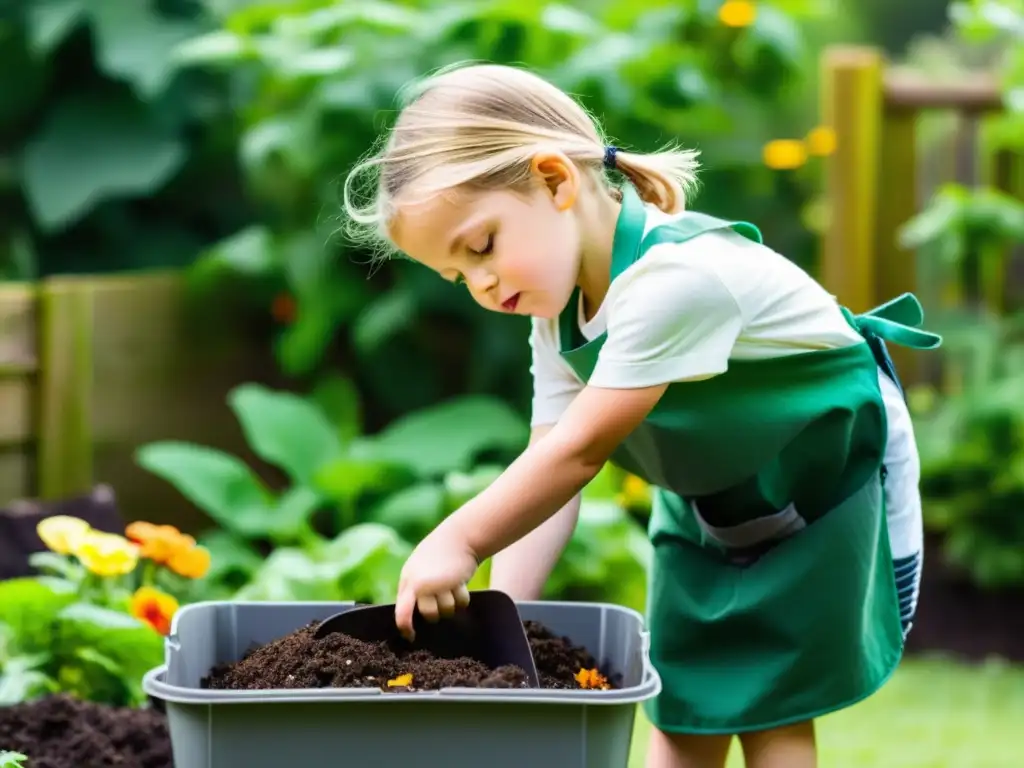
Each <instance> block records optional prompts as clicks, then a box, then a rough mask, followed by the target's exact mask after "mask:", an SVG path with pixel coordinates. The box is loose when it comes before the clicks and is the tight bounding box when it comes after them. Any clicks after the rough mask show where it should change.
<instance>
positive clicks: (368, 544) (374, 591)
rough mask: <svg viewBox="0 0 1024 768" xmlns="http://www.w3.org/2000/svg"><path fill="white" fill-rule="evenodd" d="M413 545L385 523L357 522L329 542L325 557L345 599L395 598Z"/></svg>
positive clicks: (379, 600) (384, 600)
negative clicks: (358, 523)
mask: <svg viewBox="0 0 1024 768" xmlns="http://www.w3.org/2000/svg"><path fill="white" fill-rule="evenodd" d="M411 551H412V547H411V546H410V545H409V543H408V542H406V541H405V540H404V539H403V538H402V537H401V536H399V535H398V533H397V532H395V531H394V530H392V529H391V528H389V527H387V526H385V525H378V524H376V523H362V524H360V525H354V526H352V527H351V528H349V529H348V530H346V531H344V532H343V533H342V534H341V535H339V536H338V537H336V538H335V539H334V540H333V541H331V542H330V543H329V544H327V545H326V546H325V547H324V549H323V551H322V552H321V553H320V558H321V560H322V561H323V562H324V563H325V564H327V565H326V566H325V567H328V568H330V569H332V570H333V575H334V578H335V583H336V584H337V585H338V589H339V591H340V594H341V595H342V599H345V600H367V601H369V602H374V603H379V602H388V601H391V600H394V596H395V593H396V591H397V588H398V577H399V575H400V574H401V571H402V565H403V564H404V562H405V560H406V558H408V556H409V554H410V553H411Z"/></svg>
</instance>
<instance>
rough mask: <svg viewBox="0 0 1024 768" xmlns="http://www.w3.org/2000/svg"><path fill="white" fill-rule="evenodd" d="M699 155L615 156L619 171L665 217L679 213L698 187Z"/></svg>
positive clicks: (680, 152) (678, 151)
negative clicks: (662, 212)
mask: <svg viewBox="0 0 1024 768" xmlns="http://www.w3.org/2000/svg"><path fill="white" fill-rule="evenodd" d="M698 154H699V153H698V152H697V151H696V150H686V149H675V148H669V149H663V150H661V151H660V152H654V153H651V154H643V153H639V152H636V153H634V152H623V151H622V150H617V151H616V152H615V170H617V171H618V172H619V173H621V174H622V175H623V176H625V177H626V178H627V179H629V182H630V183H631V184H632V185H633V186H634V187H635V188H636V191H637V194H639V195H640V199H641V200H643V201H644V202H646V203H650V204H652V205H655V206H657V207H658V208H660V209H661V210H662V211H664V212H665V213H679V212H680V211H682V210H683V208H685V207H686V200H687V197H688V196H689V195H690V194H692V192H693V191H694V190H695V189H696V187H697V169H698V167H699V164H698V162H697V157H698Z"/></svg>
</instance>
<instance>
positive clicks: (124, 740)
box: [0, 695, 174, 768]
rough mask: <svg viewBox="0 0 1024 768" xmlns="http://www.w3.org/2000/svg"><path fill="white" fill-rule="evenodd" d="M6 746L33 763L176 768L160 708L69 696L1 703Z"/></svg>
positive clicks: (56, 767)
mask: <svg viewBox="0 0 1024 768" xmlns="http://www.w3.org/2000/svg"><path fill="white" fill-rule="evenodd" d="M4 749H10V750H13V751H15V752H21V753H23V754H25V755H27V756H28V758H29V759H28V767H27V768H174V758H173V757H172V755H171V739H170V736H169V735H168V732H167V721H166V719H165V718H164V716H163V715H162V714H160V713H159V712H156V711H154V710H150V709H127V708H116V707H108V706H104V705H102V704H96V703H93V702H87V701H79V700H77V699H73V698H71V697H70V696H64V695H61V696H50V697H48V698H45V699H41V700H38V701H33V702H30V703H26V704H18V705H15V706H12V707H0V751H2V750H4Z"/></svg>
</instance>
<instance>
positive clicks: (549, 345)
mask: <svg viewBox="0 0 1024 768" xmlns="http://www.w3.org/2000/svg"><path fill="white" fill-rule="evenodd" d="M530 350H531V354H532V362H531V364H530V373H531V374H532V375H533V407H532V414H531V417H530V425H531V426H532V427H539V426H545V425H553V424H556V423H557V422H558V420H559V419H560V418H561V416H562V414H563V413H564V412H565V410H566V409H567V408H568V407H569V404H570V403H572V401H573V400H574V399H575V397H576V395H578V394H579V393H580V390H582V389H583V382H581V381H580V380H579V379H578V378H577V377H576V375H575V374H574V373H573V372H572V369H571V368H569V366H568V364H567V363H566V362H565V361H564V360H562V356H561V354H559V351H558V336H557V329H556V328H555V327H554V324H553V323H551V322H550V321H547V320H534V321H533V327H532V328H531V330H530Z"/></svg>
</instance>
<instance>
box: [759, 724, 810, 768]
mask: <svg viewBox="0 0 1024 768" xmlns="http://www.w3.org/2000/svg"><path fill="white" fill-rule="evenodd" d="M740 744H742V745H743V759H744V761H745V762H746V765H747V768H817V765H818V754H817V747H816V745H815V742H814V721H813V720H808V721H807V722H806V723H797V724H796V725H787V726H784V727H782V728H773V729H772V730H770V731H756V732H753V733H743V734H740Z"/></svg>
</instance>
